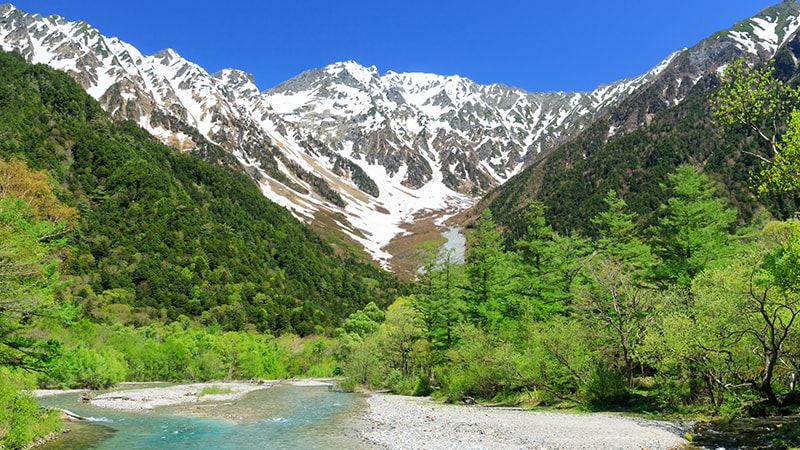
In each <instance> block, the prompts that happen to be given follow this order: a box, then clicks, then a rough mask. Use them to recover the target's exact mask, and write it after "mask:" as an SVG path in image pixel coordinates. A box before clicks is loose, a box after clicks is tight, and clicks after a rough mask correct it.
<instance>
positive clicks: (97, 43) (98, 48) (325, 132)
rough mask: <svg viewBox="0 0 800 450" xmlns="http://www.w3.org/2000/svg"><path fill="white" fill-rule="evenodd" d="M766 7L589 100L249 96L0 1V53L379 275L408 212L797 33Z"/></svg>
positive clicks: (495, 87)
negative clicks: (207, 162) (251, 185)
mask: <svg viewBox="0 0 800 450" xmlns="http://www.w3.org/2000/svg"><path fill="white" fill-rule="evenodd" d="M771 8H773V9H772V10H774V11H776V13H774V14H773V16H768V14H770V12H769V11H767V10H765V11H762V12H761V13H759V15H757V16H756V20H755V22H752V20H751V19H748V20H749V21H751V22H748V23H754V24H755V25H752V24H751V25H750V26H749V29H750V30H751V32H750V34H749V36H751V40H750V41H748V40H747V39H746V37H747V36H748V34H747V30H748V28H747V26H743V27H740V28H741V29H737V30H734V31H735V32H736V33H739V34H736V35H733V37H730V36H729V35H725V33H719V36H717V37H716V38H715V37H714V36H712V37H711V38H709V39H712V38H714V39H716V40H718V41H720V40H722V41H724V45H722V47H724V51H725V52H727V53H725V54H724V57H720V59H719V61H717V62H714V63H712V64H707V65H703V64H702V63H703V61H702V60H701V61H699V63H698V61H693V60H692V58H695V59H697V55H698V54H697V53H694V54H692V53H691V52H689V53H687V52H688V51H687V50H686V49H684V50H678V51H676V52H674V53H672V54H671V55H668V57H667V58H665V59H664V60H663V61H662V63H661V64H659V65H657V66H655V67H654V68H653V69H651V70H650V71H648V72H646V73H645V74H642V75H639V76H637V77H632V78H629V79H626V80H621V81H618V82H616V83H611V84H607V85H601V86H599V87H598V88H597V89H596V90H594V91H592V92H547V93H530V92H527V91H524V90H522V89H518V88H513V87H508V86H505V85H501V84H492V85H478V84H476V83H474V82H472V81H471V80H469V79H467V78H463V77H460V76H442V75H434V74H421V73H408V74H400V73H395V72H392V71H387V72H386V73H384V74H383V75H381V74H380V73H379V71H378V69H377V68H375V67H371V68H366V67H363V66H361V65H360V64H357V63H355V62H354V61H346V62H341V63H334V64H331V65H328V66H326V67H324V68H319V69H312V70H309V71H306V72H303V73H301V74H299V75H298V76H296V77H293V78H291V79H289V80H286V81H285V82H284V83H281V84H279V85H278V86H275V87H273V88H271V89H267V90H264V91H259V89H258V87H257V86H256V85H255V79H254V77H253V76H252V74H248V73H246V72H243V71H239V70H236V69H223V70H220V71H218V72H215V73H213V74H210V73H208V72H207V71H206V70H205V69H203V68H202V67H200V66H198V65H197V64H194V63H192V62H190V61H187V60H185V59H184V58H182V57H181V56H180V55H179V53H178V52H177V51H175V50H172V49H165V50H162V51H159V52H157V53H155V54H153V55H150V56H146V55H143V54H142V53H141V52H139V51H138V50H137V49H136V48H135V47H133V46H131V45H130V44H127V43H125V42H123V41H121V40H119V39H117V38H106V37H105V36H103V34H102V33H100V32H99V31H98V30H96V29H94V28H92V27H91V26H90V25H89V24H88V23H86V22H83V21H78V22H69V21H67V20H65V19H63V18H60V17H58V16H51V17H48V18H42V17H41V16H38V15H31V14H27V13H24V12H22V11H21V10H18V9H16V8H15V7H13V6H12V5H10V4H5V5H2V6H0V38H2V46H3V48H4V49H5V50H7V51H16V52H18V53H20V54H21V55H23V57H24V58H25V59H26V60H28V61H29V62H43V63H47V64H49V65H51V66H52V67H54V68H57V69H60V70H64V71H66V72H68V73H70V75H72V76H73V77H74V78H75V79H76V80H77V81H78V82H79V83H80V84H81V85H82V86H83V87H84V88H85V89H86V90H87V92H89V93H90V95H92V96H93V97H95V98H96V99H98V100H99V101H100V102H101V104H102V105H103V107H104V108H105V109H106V110H107V111H109V113H110V114H111V115H112V116H113V117H115V118H118V119H128V120H134V121H135V122H137V123H138V124H139V125H140V126H142V127H143V128H145V129H147V130H148V131H150V132H151V133H153V134H154V135H156V136H158V137H159V138H160V139H161V140H162V141H163V142H165V143H167V144H169V145H171V146H174V147H176V148H179V149H181V150H183V151H190V152H194V153H197V154H198V155H200V156H203V155H204V152H203V150H202V148H203V145H204V141H207V142H210V143H213V144H216V145H220V146H221V147H222V148H224V149H225V150H226V151H227V152H228V153H229V154H230V155H232V156H233V157H234V158H235V160H234V159H233V158H231V160H230V161H228V164H231V165H238V166H239V168H240V170H243V171H245V172H246V173H248V174H249V175H250V176H251V177H252V178H253V179H254V180H255V181H256V182H258V183H259V186H260V188H261V190H262V193H264V195H266V196H267V197H268V198H270V199H271V200H273V201H275V202H277V203H278V204H280V205H282V206H284V207H286V208H288V209H290V210H291V211H292V212H293V213H294V214H295V216H296V217H298V218H301V219H302V220H304V221H306V222H307V223H312V224H314V223H322V222H326V223H331V224H333V225H332V226H333V227H335V228H337V229H338V230H339V231H341V232H342V233H343V234H344V235H346V236H347V237H348V238H349V239H350V240H352V241H353V242H355V243H358V244H359V245H361V246H363V247H364V248H365V249H366V250H367V251H368V252H369V253H370V254H371V255H372V257H373V258H374V259H376V260H378V261H380V262H381V264H382V265H383V266H384V267H389V266H390V264H391V262H390V260H391V258H392V255H390V254H389V253H387V252H386V251H385V247H386V245H387V244H388V243H389V242H391V241H392V240H393V239H395V238H396V237H398V236H402V235H404V234H405V231H404V230H403V224H406V223H411V222H414V221H416V220H418V218H419V217H421V216H429V217H434V218H436V219H437V222H436V223H437V224H441V223H443V221H444V220H445V219H446V218H447V217H450V216H451V215H452V214H455V213H457V212H460V211H462V210H464V209H466V208H468V207H469V206H471V205H472V204H474V203H475V201H476V200H477V199H478V198H479V197H480V196H481V195H482V194H483V193H485V192H488V191H489V190H491V189H493V188H495V187H497V186H499V185H501V184H503V183H505V182H506V181H507V180H508V179H510V178H511V177H513V176H514V175H516V174H518V173H519V172H520V171H521V170H522V169H523V168H524V167H525V166H527V165H529V164H531V163H533V162H536V161H538V160H540V159H541V158H542V157H543V156H545V155H547V154H548V153H549V152H551V151H553V150H554V149H556V148H557V147H558V146H559V145H561V144H564V143H565V142H568V141H569V140H571V139H572V138H574V137H575V136H577V135H578V134H579V133H580V132H581V131H582V130H584V129H585V128H586V127H587V126H588V125H589V124H591V123H592V122H593V121H594V120H596V119H597V118H598V117H608V119H609V120H610V121H611V122H612V128H611V129H610V130H611V131H610V133H612V134H613V133H619V132H627V131H630V130H633V129H636V127H638V126H641V124H643V123H645V122H646V121H647V118H648V116H649V115H652V114H654V113H655V112H658V111H659V110H660V109H663V108H665V107H668V106H669V105H670V104H675V103H678V102H680V101H681V100H682V98H683V97H684V96H685V94H686V92H687V89H689V88H690V87H691V86H692V85H693V84H694V83H696V82H697V81H698V80H699V79H700V78H702V76H705V75H706V74H707V73H709V71H710V72H713V71H714V70H718V69H719V67H721V66H722V65H723V64H724V62H725V61H727V60H729V58H730V57H731V56H732V55H734V54H746V53H747V51H748V50H753V51H755V53H756V56H757V57H759V56H758V53H759V52H769V51H770V49H772V47H773V46H774V48H778V47H779V46H780V45H781V44H782V42H784V41H785V39H786V36H788V35H791V34H792V33H794V32H795V31H796V29H797V26H798V24H797V20H796V18H797V14H798V5H797V4H796V3H795V4H793V5H791V6H784V4H781V5H776V6H775V7H771ZM768 9H769V8H768ZM772 10H771V11H772ZM785 12H786V14H785V17H784V16H782V15H781V14H784V13H785ZM765 17H766V18H765ZM744 22H747V21H743V22H742V23H744ZM770 27H772V30H773V32H771V33H770V32H768V31H769V29H770ZM778 28H780V30H778ZM756 29H759V30H762V32H760V33H756V32H755V30H756ZM776 30H777V31H776ZM773 37H774V39H773ZM731 42H738V43H739V45H740V47H739V50H738V51H732V50H731V48H733V47H731ZM743 42H744V44H743ZM745 44H748V45H745ZM715 45H716V47H719V45H718V44H714V43H713V42H712V44H711V45H710V46H709V47H714V48H716V47H715ZM712 50H713V48H712ZM772 51H774V50H772ZM723 53H724V52H723ZM728 53H730V55H729V54H728ZM687 55H688V56H687ZM692 55H694V56H692ZM701 56H702V55H701ZM707 56H709V59H711V60H714V61H716V60H715V59H714V58H712V56H714V57H716V56H715V55H711V53H709V54H708V55H707ZM760 57H763V56H760ZM701 59H702V58H701ZM687 61H688V63H687ZM693 64H694V65H693ZM665 74H670V77H666V76H665ZM667 78H669V80H667ZM659 80H661V81H659ZM664 80H667V81H664ZM657 82H658V83H661V84H660V85H659V89H661V91H662V92H660V93H653V94H648V95H651V97H652V98H651V99H650V100H647V101H648V102H649V104H647V103H644V104H642V105H644V106H642V105H639V106H636V105H634V106H630V107H629V110H628V111H621V110H620V109H619V108H617V109H616V110H615V112H614V113H613V114H616V116H608V114H609V111H611V110H612V107H615V106H617V105H619V104H622V103H624V102H625V101H626V100H627V99H629V98H631V97H635V96H637V95H638V96H640V97H643V96H644V95H643V94H642V92H643V91H647V89H648V87H652V86H653V85H654V83H657ZM655 90H656V89H655V88H651V89H650V91H651V92H653V91H655ZM629 104H631V105H632V103H631V102H629ZM192 129H195V130H197V133H193V132H192V131H191V130H192Z"/></svg>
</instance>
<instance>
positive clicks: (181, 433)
mask: <svg viewBox="0 0 800 450" xmlns="http://www.w3.org/2000/svg"><path fill="white" fill-rule="evenodd" d="M40 404H42V405H43V406H54V407H60V408H64V409H68V410H70V411H72V412H74V413H76V414H79V415H82V416H84V417H90V418H91V422H90V423H78V424H70V425H69V428H71V429H72V431H71V432H69V433H67V434H65V435H63V436H61V437H60V438H58V439H57V440H56V441H54V442H52V443H51V444H49V445H48V446H45V447H44V448H46V449H84V448H93V449H148V448H158V449H164V450H167V449H187V448H191V449H249V448H253V449H334V448H337V449H344V448H347V449H359V448H370V447H368V446H366V445H365V444H363V443H362V442H360V440H359V439H358V437H357V435H356V432H355V427H356V426H357V424H358V421H359V420H361V419H360V417H362V415H363V413H364V411H365V409H366V401H365V400H364V398H363V397H362V396H359V395H354V394H345V393H339V392H335V391H331V390H329V389H328V388H327V387H325V386H321V387H318V386H313V387H297V386H276V387H272V388H268V389H262V390H259V391H255V392H251V393H249V394H247V395H245V396H244V397H243V398H241V399H240V400H237V401H235V402H231V403H228V404H222V405H214V406H210V405H204V404H192V405H185V406H177V407H166V408H156V409H154V410H150V411H136V412H124V411H113V410H108V409H102V408H97V407H93V406H91V405H83V404H79V403H77V395H76V394H69V395H59V396H56V397H49V398H42V399H40ZM212 416H213V417H212Z"/></svg>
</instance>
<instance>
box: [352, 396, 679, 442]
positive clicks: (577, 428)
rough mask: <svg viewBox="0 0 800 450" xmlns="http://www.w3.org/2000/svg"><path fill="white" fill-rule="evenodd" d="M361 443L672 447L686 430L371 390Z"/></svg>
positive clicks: (626, 419)
mask: <svg viewBox="0 0 800 450" xmlns="http://www.w3.org/2000/svg"><path fill="white" fill-rule="evenodd" d="M367 401H368V403H369V406H370V410H369V414H368V421H367V425H366V427H365V429H363V430H362V431H361V432H360V436H361V438H362V439H363V440H364V442H365V443H368V444H373V445H376V446H379V447H383V448H390V449H423V448H424V449H428V450H435V449H459V450H465V449H643V448H647V449H651V450H655V449H670V448H678V447H679V446H681V445H682V444H685V443H687V441H686V440H685V439H684V438H683V435H684V433H686V432H688V431H690V430H689V429H688V427H682V426H680V425H677V424H673V423H670V422H660V421H653V420H644V419H637V418H632V417H624V416H616V415H610V414H570V413H554V412H533V411H525V410H521V409H514V408H497V407H485V406H461V405H443V404H437V403H434V402H432V401H430V400H427V399H421V398H417V397H403V396H396V395H385V394H374V395H372V396H370V397H369V398H368V400H367Z"/></svg>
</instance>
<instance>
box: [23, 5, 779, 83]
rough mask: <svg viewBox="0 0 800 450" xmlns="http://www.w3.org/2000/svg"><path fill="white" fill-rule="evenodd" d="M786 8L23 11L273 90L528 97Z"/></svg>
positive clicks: (630, 70) (607, 76) (628, 67)
mask: <svg viewBox="0 0 800 450" xmlns="http://www.w3.org/2000/svg"><path fill="white" fill-rule="evenodd" d="M778 2H779V0H772V1H770V0H675V1H650V0H643V1H642V0H640V1H634V0H606V1H597V0H594V1H586V0H572V1H569V0H567V1H558V2H556V1H537V0H488V1H476V0H402V1H381V0H369V1H366V0H338V1H330V0H327V1H326V0H253V1H244V0H221V1H219V0H218V1H206V0H194V1H188V0H136V1H109V0H102V1H100V0H69V1H65V0H17V1H15V2H12V3H13V4H14V5H15V6H16V7H18V8H20V9H22V10H24V11H26V12H29V13H39V14H42V15H44V16H48V15H51V14H58V15H60V16H63V17H66V18H67V19H68V20H71V21H74V20H86V21H87V22H89V23H90V24H91V25H93V26H94V27H95V28H97V29H99V30H100V32H101V33H103V34H104V35H106V36H116V37H118V38H120V39H122V40H124V41H127V42H129V43H131V44H133V45H134V46H135V47H137V48H138V49H139V50H141V51H142V52H143V53H145V54H152V53H155V52H157V51H159V50H161V49H164V48H173V49H175V50H176V51H177V52H178V53H180V54H181V55H182V56H183V57H184V58H186V59H189V60H191V61H193V62H195V63H197V64H199V65H200V66H202V67H204V68H205V69H207V70H208V71H209V72H215V71H217V70H220V69H223V68H227V67H232V68H235V69H240V70H244V71H246V72H251V73H253V74H254V75H255V78H256V84H257V85H258V86H259V88H261V89H267V88H270V87H272V86H275V85H276V84H278V83H280V82H281V81H284V80H287V79H289V78H291V77H293V76H295V75H297V74H299V73H300V72H302V71H304V70H307V69H312V68H316V67H323V66H326V65H328V64H330V63H334V62H338V61H345V60H355V61H356V62H358V63H360V64H362V65H365V66H372V65H374V66H376V67H377V68H378V70H379V71H380V72H381V73H384V72H386V71H388V70H392V71H394V72H428V73H436V74H440V75H454V74H458V75H461V76H463V77H466V78H470V79H472V80H474V81H476V82H478V83H481V84H489V83H503V84H507V85H511V86H517V87H521V88H524V89H527V90H529V91H537V92H540V91H551V90H560V91H586V90H592V89H594V88H595V87H597V86H598V85H600V84H604V83H609V82H613V81H616V80H619V79H622V78H627V77H632V76H636V75H639V74H641V73H643V72H645V71H647V70H648V69H650V68H651V67H653V66H655V65H656V64H657V63H658V62H660V61H661V60H662V59H663V58H665V57H666V56H667V55H668V54H669V53H671V52H672V51H673V50H677V49H679V48H683V47H688V46H692V45H694V44H695V43H697V42H698V41H700V40H701V39H704V38H705V37H708V36H709V35H711V34H712V33H714V32H716V31H719V30H721V29H726V28H729V27H730V26H731V25H733V24H734V23H736V22H738V21H740V20H743V19H746V18H748V17H751V16H753V15H755V14H756V13H757V12H758V11H760V10H761V9H762V8H764V7H766V6H769V5H771V4H775V3H778Z"/></svg>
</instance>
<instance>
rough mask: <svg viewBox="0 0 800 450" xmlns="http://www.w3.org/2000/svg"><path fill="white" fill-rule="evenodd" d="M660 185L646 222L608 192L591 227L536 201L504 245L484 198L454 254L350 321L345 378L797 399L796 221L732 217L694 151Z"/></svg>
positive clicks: (590, 398)
mask: <svg viewBox="0 0 800 450" xmlns="http://www.w3.org/2000/svg"><path fill="white" fill-rule="evenodd" d="M663 189H664V190H665V197H666V199H667V200H666V201H665V202H664V203H662V204H661V205H660V207H659V208H657V211H656V217H655V220H654V222H655V223H654V225H649V224H648V222H650V221H649V220H648V221H644V220H642V219H643V218H642V217H641V216H639V215H638V214H636V213H635V212H633V211H632V209H631V208H630V207H629V206H628V204H627V203H626V202H625V200H624V199H623V198H621V197H620V196H618V195H617V193H616V192H615V191H609V192H607V194H606V196H605V198H604V202H603V205H604V206H603V209H602V210H601V212H599V213H598V214H597V215H595V216H594V217H593V218H592V219H591V223H592V224H593V225H594V226H595V227H596V229H597V230H598V231H597V233H598V235H597V237H596V238H592V239H588V238H584V237H581V236H579V235H577V234H570V235H562V234H559V233H557V232H556V231H554V229H553V227H551V226H550V225H549V224H548V223H547V221H546V220H545V214H544V212H545V207H544V205H543V204H542V203H540V202H533V203H530V204H529V206H528V207H527V208H526V210H525V212H524V213H523V218H524V224H523V231H522V233H521V234H520V236H519V237H518V238H516V239H515V240H514V241H513V243H511V244H509V245H505V244H504V242H506V239H505V238H504V237H503V236H502V235H501V233H500V231H499V228H498V227H497V225H496V223H495V222H494V219H493V217H492V215H491V212H489V210H484V212H483V214H482V216H481V217H480V218H479V219H478V221H477V224H476V226H475V227H474V229H473V230H472V233H471V235H470V239H469V246H468V249H467V253H466V262H465V263H464V264H463V265H462V264H449V263H447V262H446V261H444V262H438V263H434V262H432V263H431V264H430V266H429V267H428V269H430V270H428V271H426V274H425V275H424V277H423V278H422V280H421V282H420V284H419V286H418V290H417V292H415V293H414V294H413V295H412V296H409V297H403V298H400V299H399V300H398V301H396V302H395V304H393V305H392V306H391V307H390V308H389V310H388V312H387V313H386V315H385V317H383V316H378V317H375V315H374V314H370V311H369V309H370V308H367V309H365V310H364V311H362V312H359V313H356V314H354V315H351V316H350V318H349V319H348V320H347V321H346V322H345V324H344V325H343V327H342V330H341V337H342V342H343V347H344V348H345V349H346V351H347V353H346V354H347V355H348V360H347V363H346V364H345V366H344V371H345V373H346V374H347V375H348V376H349V377H350V378H349V379H350V382H351V383H353V384H364V385H368V386H377V385H384V384H385V385H388V386H389V387H390V388H391V389H393V390H394V391H396V392H401V393H416V394H428V393H431V392H433V391H434V390H435V391H436V392H438V394H439V395H441V396H443V397H445V398H447V399H449V400H451V401H461V400H465V399H479V400H483V401H500V402H514V403H515V402H520V401H523V402H533V403H535V404H543V405H553V404H563V403H565V402H566V403H567V404H572V405H576V404H578V405H584V406H586V407H589V408H593V407H604V408H606V407H609V406H612V407H620V406H621V407H631V405H635V406H636V407H638V408H644V409H647V410H656V411H663V412H674V411H687V410H690V409H691V408H701V409H702V410H705V411H711V412H713V413H718V414H723V415H725V416H727V417H736V416H741V415H752V414H761V413H764V412H766V411H775V410H776V408H783V407H790V406H793V405H796V404H797V399H798V398H800V395H798V392H797V390H796V379H797V376H798V375H799V374H800V373H798V369H799V368H800V365H798V364H797V361H798V359H797V355H796V353H797V346H796V344H797V342H798V339H800V322H798V321H797V319H798V316H799V315H800V279H798V273H797V269H798V267H800V265H798V258H800V223H798V221H797V220H795V219H790V220H788V221H785V222H782V221H773V220H770V219H768V218H766V217H765V216H762V215H761V214H758V215H757V217H756V219H755V220H752V221H750V223H748V224H747V226H742V227H735V226H734V224H735V223H736V221H737V217H736V215H737V213H736V209H734V208H733V207H732V206H730V205H729V204H727V202H726V201H725V200H724V199H723V197H721V196H720V195H719V192H718V191H717V189H716V188H715V187H714V185H713V184H712V183H711V182H710V181H709V179H708V177H707V176H706V175H705V174H704V173H702V172H699V171H697V170H696V169H695V168H693V167H691V166H688V165H684V166H680V167H679V169H678V170H677V171H676V172H674V173H672V174H670V176H669V181H668V183H667V184H665V185H664V186H663ZM784 411H785V410H784Z"/></svg>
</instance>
